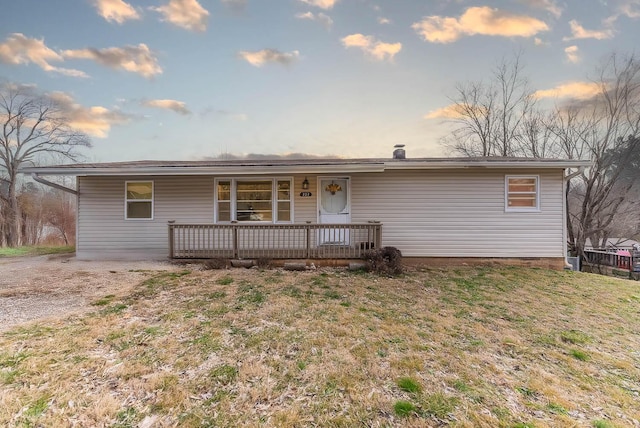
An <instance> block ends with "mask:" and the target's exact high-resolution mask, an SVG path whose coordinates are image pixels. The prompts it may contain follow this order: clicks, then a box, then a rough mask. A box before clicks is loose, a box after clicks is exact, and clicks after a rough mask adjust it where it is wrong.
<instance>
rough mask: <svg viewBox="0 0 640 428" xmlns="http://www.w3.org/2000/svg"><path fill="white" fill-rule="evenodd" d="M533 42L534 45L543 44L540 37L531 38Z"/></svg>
mask: <svg viewBox="0 0 640 428" xmlns="http://www.w3.org/2000/svg"><path fill="white" fill-rule="evenodd" d="M533 43H534V44H535V45H536V46H544V44H545V43H544V42H543V41H542V39H541V38H540V37H534V38H533Z"/></svg>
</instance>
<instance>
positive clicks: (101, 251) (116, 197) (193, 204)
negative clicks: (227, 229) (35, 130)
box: [77, 176, 213, 259]
mask: <svg viewBox="0 0 640 428" xmlns="http://www.w3.org/2000/svg"><path fill="white" fill-rule="evenodd" d="M132 180H144V181H153V182H154V207H153V208H154V212H153V220H125V218H124V203H125V202H124V183H125V181H132ZM78 190H79V191H80V197H79V206H78V214H79V215H78V238H77V255H78V258H80V259H93V258H96V256H98V257H103V258H111V259H126V258H136V259H142V258H163V257H167V256H168V251H169V250H168V232H167V222H168V221H169V220H175V221H177V222H181V223H211V222H212V221H213V178H212V177H204V176H203V177H200V176H197V177H188V176H179V177H137V176H127V177H80V178H79V189H78Z"/></svg>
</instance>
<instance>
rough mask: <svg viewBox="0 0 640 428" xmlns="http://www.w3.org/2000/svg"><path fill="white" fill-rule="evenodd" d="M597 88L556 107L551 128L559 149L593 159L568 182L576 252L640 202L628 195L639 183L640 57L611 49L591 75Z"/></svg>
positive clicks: (616, 227)
mask: <svg viewBox="0 0 640 428" xmlns="http://www.w3.org/2000/svg"><path fill="white" fill-rule="evenodd" d="M594 83H596V84H597V85H598V88H599V92H598V94H597V95H596V96H595V97H593V98H592V99H590V100H588V101H585V102H583V103H581V104H574V105H571V106H569V107H567V108H564V109H559V110H558V114H557V118H558V121H557V122H556V125H555V128H554V132H555V133H556V135H557V136H558V137H559V138H558V143H559V145H560V149H561V153H562V154H564V156H565V157H568V158H578V157H579V158H583V159H585V158H586V159H590V160H592V161H593V166H592V167H591V168H588V169H586V170H585V171H583V172H582V173H581V174H580V175H579V176H578V177H577V178H576V179H577V180H576V182H574V183H572V184H571V185H572V186H573V188H572V189H570V190H569V192H570V195H573V196H574V197H576V198H577V202H578V203H573V204H569V206H568V215H569V220H570V221H569V231H568V232H569V238H570V240H571V242H572V243H573V244H574V245H575V250H576V252H577V253H578V254H579V253H581V252H582V251H583V250H584V245H585V241H586V239H587V238H589V239H590V240H591V242H592V245H598V244H602V243H603V242H606V239H607V238H609V237H611V236H610V234H611V233H613V232H614V231H615V233H625V234H629V235H631V234H633V233H634V230H635V229H636V228H635V227H633V225H631V227H630V229H629V230H626V231H625V230H623V228H621V225H623V224H625V223H628V222H629V221H628V220H625V221H623V220H624V219H628V217H629V216H632V215H633V214H634V213H638V212H639V211H640V201H638V199H636V198H633V197H629V196H631V195H632V193H631V192H632V189H635V188H636V186H637V185H638V183H640V174H638V171H639V170H638V169H637V165H638V162H640V138H639V136H640V62H638V60H637V59H636V58H635V57H634V56H633V55H631V56H619V55H617V54H612V55H611V56H610V57H609V58H608V59H607V60H606V62H604V63H603V65H602V67H601V68H600V70H599V73H598V78H597V79H596V80H594Z"/></svg>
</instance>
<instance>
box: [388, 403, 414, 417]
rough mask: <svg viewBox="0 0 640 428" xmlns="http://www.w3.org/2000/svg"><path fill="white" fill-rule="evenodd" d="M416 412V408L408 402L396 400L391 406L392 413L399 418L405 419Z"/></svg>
mask: <svg viewBox="0 0 640 428" xmlns="http://www.w3.org/2000/svg"><path fill="white" fill-rule="evenodd" d="M416 410H417V409H416V406H415V405H414V404H413V403H411V402H409V401H404V400H398V401H396V402H395V403H394V405H393V411H394V413H395V414H396V415H398V416H400V417H407V416H410V415H412V414H415V413H416Z"/></svg>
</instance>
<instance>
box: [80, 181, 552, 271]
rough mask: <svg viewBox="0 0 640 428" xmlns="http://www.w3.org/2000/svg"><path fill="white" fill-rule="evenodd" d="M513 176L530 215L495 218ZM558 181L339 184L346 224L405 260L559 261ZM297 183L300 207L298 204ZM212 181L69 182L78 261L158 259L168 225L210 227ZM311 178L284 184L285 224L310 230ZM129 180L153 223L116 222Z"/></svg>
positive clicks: (314, 197) (165, 252)
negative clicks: (376, 232) (146, 185)
mask: <svg viewBox="0 0 640 428" xmlns="http://www.w3.org/2000/svg"><path fill="white" fill-rule="evenodd" d="M514 172H515V173H517V174H522V175H536V176H539V177H540V211H539V212H505V201H504V198H505V188H504V186H505V175H514ZM562 174H563V172H562V170H561V169H557V170H531V169H523V170H517V171H514V170H494V169H452V170H420V171H386V172H384V173H367V174H355V173H354V174H348V175H349V176H350V177H351V186H352V187H351V221H352V222H354V223H360V222H367V221H371V220H378V221H381V222H382V223H383V243H384V245H389V246H394V247H398V248H399V249H401V250H402V253H403V254H404V255H405V256H409V257H430V256H431V257H563V255H564V254H563V251H564V245H563V242H562V236H563V233H562V232H563V231H562V225H563V221H562V212H563V210H562V186H563V179H562ZM250 176H251V175H250V174H247V175H246V176H244V177H250ZM223 177H224V176H220V177H219V178H223ZM261 177H267V176H261ZM268 177H269V178H272V177H282V178H287V177H291V176H290V175H289V176H286V175H284V176H283V175H277V176H276V175H273V176H268ZM305 177H307V179H308V180H309V190H308V191H309V192H311V193H312V196H310V197H302V196H300V193H301V192H302V191H303V190H302V181H303V180H304V178H305ZM215 178H216V177H214V176H162V177H146V176H145V177H140V176H123V177H79V179H78V190H79V192H80V196H79V204H78V237H77V255H78V258H80V259H96V258H103V259H109V258H111V259H127V258H135V259H143V258H165V257H167V255H168V237H167V235H168V233H167V222H168V221H169V220H175V221H176V222H177V223H212V222H213V218H214V215H213V212H214V182H215ZM317 178H318V177H317V176H316V175H311V174H300V175H295V176H293V179H294V185H293V195H294V197H293V204H294V217H293V220H294V222H295V223H304V222H306V221H310V222H313V223H315V222H316V221H317V218H318V216H317V214H318V212H317V194H316V193H317ZM131 180H145V181H149V180H152V181H153V182H154V213H153V220H125V218H124V203H125V198H124V183H125V181H131Z"/></svg>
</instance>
